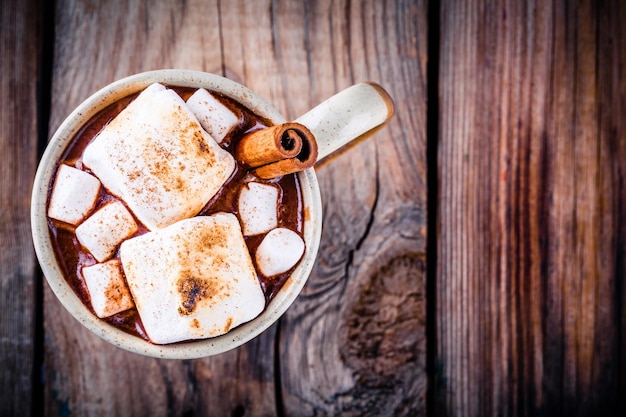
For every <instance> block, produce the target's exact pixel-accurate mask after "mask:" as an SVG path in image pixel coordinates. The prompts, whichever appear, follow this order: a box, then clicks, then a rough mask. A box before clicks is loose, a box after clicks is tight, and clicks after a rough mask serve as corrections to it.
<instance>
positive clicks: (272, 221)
mask: <svg viewBox="0 0 626 417" xmlns="http://www.w3.org/2000/svg"><path fill="white" fill-rule="evenodd" d="M239 218H240V219H241V223H242V224H243V234H244V235H246V236H253V235H259V234H261V233H265V232H268V231H270V230H272V229H274V228H275V227H277V226H278V188H277V187H275V186H273V185H269V184H261V183H258V182H249V183H247V184H246V185H244V186H243V187H242V188H241V192H240V193H239Z"/></svg>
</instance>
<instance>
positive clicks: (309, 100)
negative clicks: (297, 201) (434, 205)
mask: <svg viewBox="0 0 626 417" xmlns="http://www.w3.org/2000/svg"><path fill="white" fill-rule="evenodd" d="M222 10H223V22H224V29H225V30H231V29H232V31H233V34H234V36H227V35H226V32H225V38H224V41H225V44H224V51H225V66H226V73H227V74H228V75H229V76H233V77H235V78H237V79H240V80H241V81H242V82H244V83H246V84H248V85H249V86H251V87H252V88H253V89H254V90H256V91H258V92H260V93H261V94H263V95H264V96H265V97H267V99H268V100H269V101H270V102H271V103H272V104H274V105H275V106H276V108H277V109H278V110H280V111H281V112H283V113H284V114H285V116H286V117H287V118H289V119H293V118H296V117H297V116H299V115H300V114H302V113H304V112H305V111H306V110H308V109H309V108H311V107H313V106H314V105H316V104H318V103H319V102H321V101H322V100H324V99H325V98H327V97H330V96H331V95H332V94H334V93H336V92H338V91H339V90H341V89H343V88H346V87H348V86H349V85H351V84H353V83H355V82H359V81H364V80H372V81H376V82H379V83H381V84H382V85H383V86H384V87H385V88H387V89H388V90H389V92H390V94H391V96H392V97H393V98H394V99H395V100H396V103H397V113H396V116H395V118H394V119H393V121H392V122H391V123H390V124H389V125H388V126H387V127H386V128H385V129H383V130H381V131H380V132H379V133H377V134H376V135H375V136H374V137H373V138H371V139H370V140H369V141H367V142H365V143H363V144H361V145H359V146H358V147H356V148H354V149H352V150H351V151H350V152H348V153H346V154H344V155H342V156H341V157H340V158H337V159H336V160H334V161H332V163H330V164H329V165H327V166H326V167H324V168H323V169H321V170H319V181H320V187H321V190H322V200H323V207H324V213H325V214H324V230H323V233H322V244H321V249H320V253H319V259H318V263H317V266H316V268H315V270H314V272H313V274H312V276H311V277H310V279H309V282H308V283H307V285H306V286H305V289H304V291H303V293H302V294H301V295H300V297H299V298H298V299H297V300H296V302H295V303H294V305H293V306H292V307H291V308H290V310H288V312H287V314H286V316H285V317H284V318H283V320H281V322H280V327H279V333H280V334H279V337H280V345H279V347H278V348H279V351H278V355H279V361H280V362H279V364H278V366H279V367H280V371H281V373H280V375H279V377H280V383H281V390H280V392H279V397H278V398H277V401H278V407H279V412H280V414H281V415H287V416H289V415H339V414H341V415H362V414H365V415H423V414H424V413H425V393H426V364H425V362H426V337H425V257H424V254H425V226H426V217H425V216H426V213H425V202H426V185H425V176H426V159H425V143H426V142H425V126H426V123H425V118H426V103H425V100H424V99H425V96H426V79H425V76H426V68H425V66H426V49H427V48H426V34H427V23H426V18H427V4H426V2H414V1H410V2H402V1H387V2H378V1H364V2H349V1H339V2H337V1H335V2H331V1H319V2H295V1H273V2H270V1H266V2H248V3H246V4H245V5H231V3H230V2H228V4H225V3H222ZM267 10H269V13H267ZM228 19H232V20H228ZM255 25H259V26H261V27H266V26H270V27H271V29H272V30H271V32H260V33H259V32H258V31H257V30H256V29H255ZM227 28H228V29H227ZM242 55H243V56H245V57H246V60H243V61H242V60H240V59H239V56H242Z"/></svg>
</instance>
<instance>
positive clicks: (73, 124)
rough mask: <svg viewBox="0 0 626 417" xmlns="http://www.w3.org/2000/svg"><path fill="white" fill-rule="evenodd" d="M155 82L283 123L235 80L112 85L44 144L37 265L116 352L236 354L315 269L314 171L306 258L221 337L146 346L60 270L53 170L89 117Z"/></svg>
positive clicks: (192, 78)
mask: <svg viewBox="0 0 626 417" xmlns="http://www.w3.org/2000/svg"><path fill="white" fill-rule="evenodd" d="M155 82H159V83H163V84H169V85H173V86H182V87H198V88H199V87H204V88H207V89H209V90H214V91H218V92H220V93H222V94H224V95H226V96H228V97H231V98H233V99H234V100H236V101H238V102H240V103H241V104H243V105H244V106H245V107H247V108H249V109H250V110H251V111H252V112H254V113H255V114H257V115H259V116H261V117H264V118H266V119H268V120H270V121H272V122H273V123H275V124H278V123H282V122H285V121H286V120H285V118H284V117H283V116H282V115H281V114H280V113H279V112H278V111H277V110H276V109H274V108H273V107H272V106H271V105H270V104H269V103H267V102H266V101H265V100H264V99H263V98H261V97H260V96H259V95H257V94H255V93H254V92H252V91H251V90H250V89H248V88H247V87H245V86H243V85H241V84H239V83H237V82H235V81H233V80H230V79H228V78H224V77H222V76H219V75H216V74H211V73H206V72H201V71H193V70H182V69H163V70H156V71H148V72H142V73H138V74H135V75H131V76H129V77H126V78H123V79H121V80H118V81H115V82H113V83H111V84H109V85H107V86H106V87H104V88H102V89H100V90H99V91H97V92H96V93H94V94H93V95H92V96H90V97H89V98H87V99H86V100H85V101H84V102H83V103H81V104H80V105H79V106H78V107H77V108H76V109H75V110H74V111H73V112H72V113H71V114H70V115H69V116H68V117H67V118H66V119H65V120H64V121H63V123H62V124H61V125H60V126H59V128H58V129H57V130H56V132H55V134H54V135H53V136H52V139H51V140H50V142H49V143H48V146H47V147H46V150H45V152H44V154H43V156H42V158H41V160H40V162H39V167H38V169H37V173H36V175H35V179H34V184H33V192H32V198H31V229H32V236H33V243H34V247H35V252H36V254H37V258H38V260H39V264H40V265H41V268H42V271H43V273H44V276H45V277H46V280H47V282H48V284H49V285H50V287H51V289H52V291H53V292H54V294H55V295H56V297H57V298H58V299H59V301H60V302H61V304H62V305H63V306H64V307H65V309H66V310H68V311H69V312H70V314H71V315H72V316H73V317H74V318H75V319H76V320H78V321H79V322H80V323H81V324H82V325H84V326H85V327H86V328H87V329H89V330H90V331H91V332H92V333H94V334H96V335H97V336H99V337H101V338H103V339H104V340H106V341H108V342H110V343H111V344H113V345H115V346H117V347H120V348H122V349H125V350H127V351H130V352H134V353H138V354H142V355H146V356H151V357H157V358H168V359H193V358H201V357H207V356H212V355H216V354H219V353H222V352H225V351H228V350H231V349H234V348H236V347H238V346H240V345H242V344H244V343H246V342H248V341H249V340H251V339H253V338H254V337H256V336H258V335H259V334H261V333H262V332H263V331H265V330H266V329H267V328H268V327H270V326H271V325H272V324H273V323H274V322H276V321H277V320H278V319H279V318H280V317H281V316H282V315H283V313H284V312H285V311H286V310H287V308H289V306H290V305H291V304H292V303H293V302H294V300H295V299H296V297H297V296H298V294H299V293H300V291H301V290H302V287H303V286H304V284H305V283H306V281H307V279H308V277H309V274H310V273H311V270H312V269H313V264H314V262H315V258H316V256H317V251H318V249H319V243H320V236H321V229H322V227H321V226H322V225H321V221H322V204H321V198H320V191H319V184H318V182H317V177H316V175H315V171H314V169H313V168H310V169H308V170H305V171H303V172H300V173H299V174H298V179H299V182H300V186H301V192H302V198H303V202H304V210H305V219H304V240H305V242H306V250H305V254H304V257H303V259H302V261H301V262H300V263H299V265H298V266H297V267H296V269H295V271H294V272H293V274H292V275H291V277H290V278H289V280H288V281H287V282H286V284H285V285H284V286H283V288H282V289H281V291H280V292H279V293H278V294H277V295H276V297H275V298H274V299H273V300H272V301H271V302H270V304H269V305H268V306H267V308H266V309H265V310H264V311H263V312H262V313H261V314H260V315H259V316H258V317H256V318H255V319H253V320H251V321H250V322H248V323H245V324H243V325H241V326H239V327H237V328H235V329H233V330H231V331H230V332H228V333H226V334H225V335H222V336H218V337H214V338H209V339H201V340H196V341H189V342H183V343H176V344H170V345H155V344H152V343H149V342H147V341H145V340H143V339H141V338H139V337H137V336H133V335H131V334H129V333H126V332H124V331H122V330H120V329H118V328H116V327H114V326H112V325H110V324H108V323H107V322H105V321H103V320H101V319H99V318H98V317H96V316H95V315H94V314H93V313H92V312H91V311H90V310H89V309H88V308H87V307H86V306H85V305H84V304H83V302H82V301H81V300H80V298H79V297H78V296H77V295H76V294H75V293H74V291H73V290H72V288H71V287H70V285H69V283H68V282H67V281H66V280H65V278H64V277H63V274H62V272H61V269H60V267H59V266H58V262H57V259H56V256H55V253H54V249H53V246H52V241H51V238H50V234H49V230H48V218H47V216H46V206H47V198H48V191H49V186H50V183H51V180H52V175H53V173H54V172H55V167H56V165H57V164H58V161H59V159H60V157H61V156H62V154H63V152H64V151H65V149H66V147H67V146H68V144H69V142H70V141H71V140H72V139H73V137H74V136H75V135H76V134H77V133H78V132H79V130H80V129H81V127H82V126H83V125H84V124H85V123H86V122H87V121H88V120H89V119H90V118H91V117H93V116H94V115H95V114H96V113H98V112H99V111H101V110H103V109H104V108H106V107H107V106H108V105H110V104H112V103H114V102H115V101H117V100H119V99H121V98H123V97H126V96H128V95H130V94H133V93H136V92H138V91H141V90H143V89H144V88H146V87H147V86H148V85H150V84H152V83H155Z"/></svg>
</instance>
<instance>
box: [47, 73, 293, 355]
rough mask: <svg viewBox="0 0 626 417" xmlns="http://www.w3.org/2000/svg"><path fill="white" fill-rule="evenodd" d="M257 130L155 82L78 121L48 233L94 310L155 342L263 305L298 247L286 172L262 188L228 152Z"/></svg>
mask: <svg viewBox="0 0 626 417" xmlns="http://www.w3.org/2000/svg"><path fill="white" fill-rule="evenodd" d="M269 125H270V123H269V122H268V121H267V120H264V119H262V118H260V117H258V116H256V115H255V114H253V113H252V112H251V111H250V110H249V109H247V108H245V107H243V106H242V105H240V104H239V103H237V102H235V101H234V100H232V99H230V98H228V97H225V96H223V95H220V94H218V93H215V92H211V91H206V90H204V89H195V88H188V87H177V86H164V85H161V84H153V85H151V86H150V87H148V88H146V89H145V90H144V91H142V92H141V93H140V94H134V95H132V96H129V97H126V98H124V99H122V100H119V101H118V102H116V103H115V104H113V105H111V106H109V107H108V108H106V109H104V110H103V111H101V112H100V113H98V114H97V115H96V116H95V117H93V118H92V119H91V120H89V122H88V123H86V124H85V125H84V127H83V128H82V129H81V130H80V132H79V133H78V134H77V135H76V137H75V138H74V139H73V140H72V142H71V144H70V145H69V146H68V147H67V149H66V150H65V152H64V154H63V156H62V158H61V160H60V161H59V162H58V167H57V172H56V174H55V175H54V176H53V182H52V183H51V184H50V190H49V195H48V216H49V220H48V225H49V230H50V236H51V239H52V242H53V246H54V250H55V252H56V256H57V260H58V262H59V264H60V265H61V268H62V270H63V273H64V276H65V279H66V280H67V281H68V283H69V284H70V285H71V287H72V288H73V289H74V291H75V292H76V294H77V295H78V296H79V297H80V299H81V300H82V301H83V303H84V304H85V305H86V306H87V307H88V308H89V309H90V310H91V311H92V312H93V313H94V314H96V315H97V316H98V317H101V318H102V320H105V321H107V322H108V323H110V324H112V325H114V326H116V327H119V328H121V329H122V330H124V331H126V332H128V333H132V334H134V335H136V336H139V337H142V338H144V339H146V340H148V341H151V342H153V343H158V344H160V343H173V342H178V341H184V340H191V339H197V338H206V337H213V336H217V335H220V334H223V333H225V332H228V331H229V330H230V329H231V328H234V327H236V326H237V325H239V324H242V323H245V322H246V321H248V320H251V319H253V318H254V317H255V316H256V315H258V314H259V313H260V312H261V311H262V310H263V308H265V306H266V305H267V303H268V302H269V301H270V300H271V299H272V298H273V297H274V296H275V295H276V293H277V292H278V291H279V290H280V288H281V286H282V285H283V284H284V282H285V281H286V279H287V278H288V277H289V276H290V273H291V271H293V269H294V268H295V266H296V265H297V263H298V261H299V259H300V258H301V256H302V253H303V252H304V243H303V239H302V233H303V221H304V220H303V203H302V199H301V193H300V188H299V187H300V186H299V183H298V179H297V176H296V175H295V174H286V175H282V176H279V177H278V178H273V179H263V178H262V177H259V176H258V175H256V174H255V170H254V169H251V167H250V166H248V165H247V164H246V163H245V162H244V161H241V160H237V158H236V157H235V156H234V155H236V154H237V153H236V152H235V150H236V149H237V145H238V144H239V142H240V141H241V140H242V138H244V137H249V136H250V133H251V132H255V131H259V130H262V129H265V128H267V127H268V126H269ZM290 134H291V135H293V133H290ZM296 139H298V138H297V137H296ZM296 162H298V160H297V159H296ZM255 168H256V167H255ZM209 236H210V239H209ZM219 236H222V237H221V238H218V237H219ZM281 245H282V246H281ZM194 249H195V251H194ZM285 251H286V252H285ZM216 271H218V272H219V273H216ZM220 271H221V272H220ZM170 295H171V297H170ZM174 329H175V330H176V332H174V331H173V330H174Z"/></svg>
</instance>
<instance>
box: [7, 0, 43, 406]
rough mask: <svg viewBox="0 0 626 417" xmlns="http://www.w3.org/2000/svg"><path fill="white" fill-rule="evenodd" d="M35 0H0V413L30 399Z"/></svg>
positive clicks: (37, 46) (38, 19) (38, 21)
mask: <svg viewBox="0 0 626 417" xmlns="http://www.w3.org/2000/svg"><path fill="white" fill-rule="evenodd" d="M41 8H42V4H41V2H38V1H4V2H2V4H0V27H2V31H0V57H2V59H0V101H1V102H2V103H3V104H2V106H0V149H2V152H1V153H0V178H1V179H2V180H1V181H0V218H1V219H2V221H0V286H1V291H0V293H1V294H2V296H0V311H1V312H2V314H0V367H1V368H2V371H1V372H0V415H3V416H23V415H30V414H31V412H32V403H33V400H34V397H33V390H34V387H35V384H34V380H33V377H34V376H35V375H37V372H36V370H35V369H34V368H35V367H37V364H36V363H35V362H34V360H35V350H36V348H35V345H34V340H35V321H36V308H37V301H38V300H37V282H38V280H37V275H36V268H35V265H36V261H35V254H34V253H33V251H32V245H33V244H32V239H31V237H30V217H29V212H30V211H29V207H30V192H31V189H32V178H33V177H34V175H35V170H36V167H37V143H38V129H37V127H38V125H37V117H38V114H37V110H38V102H37V83H38V82H40V81H41V78H40V72H39V71H40V65H41V42H42V39H41V27H42V13H41Z"/></svg>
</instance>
